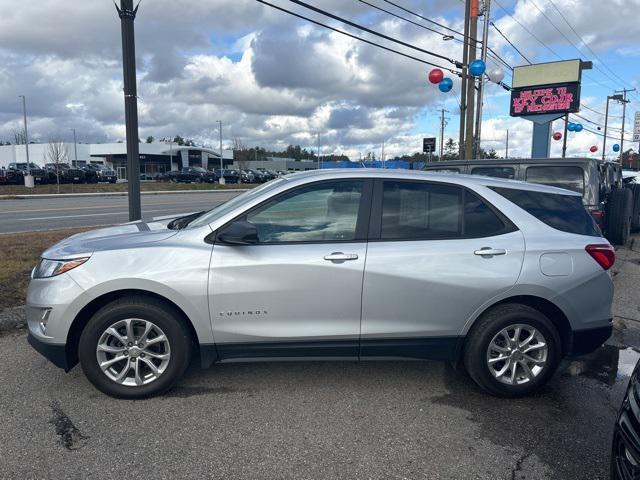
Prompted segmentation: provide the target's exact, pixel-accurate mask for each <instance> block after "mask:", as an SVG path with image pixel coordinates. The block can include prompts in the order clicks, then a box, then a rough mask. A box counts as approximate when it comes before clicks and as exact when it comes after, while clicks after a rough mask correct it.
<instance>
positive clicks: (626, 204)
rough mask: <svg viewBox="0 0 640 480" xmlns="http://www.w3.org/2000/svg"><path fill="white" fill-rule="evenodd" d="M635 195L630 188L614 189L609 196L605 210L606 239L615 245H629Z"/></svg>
mask: <svg viewBox="0 0 640 480" xmlns="http://www.w3.org/2000/svg"><path fill="white" fill-rule="evenodd" d="M632 202H633V194H632V193H631V190H630V189H628V188H614V189H613V190H611V193H610V194H609V198H608V199H607V205H606V208H605V212H606V220H607V228H606V235H605V236H606V237H607V240H609V241H610V242H611V243H613V244H614V245H624V244H626V243H627V240H628V238H629V234H630V232H631V215H632V212H633V204H632Z"/></svg>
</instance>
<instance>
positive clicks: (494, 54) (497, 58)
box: [358, 0, 513, 70]
mask: <svg viewBox="0 0 640 480" xmlns="http://www.w3.org/2000/svg"><path fill="white" fill-rule="evenodd" d="M358 1H359V2H360V3H364V4H365V5H368V6H370V7H372V8H374V9H376V10H379V11H381V12H384V13H386V14H388V15H391V16H392V17H395V18H398V19H400V20H404V21H405V22H408V23H410V24H412V25H415V26H416V27H419V28H422V29H424V30H427V31H429V32H433V33H437V34H438V35H442V36H443V37H444V36H446V34H445V33H443V32H441V31H438V30H436V29H434V28H431V27H427V26H426V25H422V24H421V23H418V22H414V21H413V20H411V19H409V18H407V17H403V16H402V15H398V14H397V13H394V12H392V11H390V10H387V9H385V8H382V7H379V6H377V5H374V4H372V3H370V2H368V1H366V0H358ZM394 5H395V4H394ZM399 8H402V10H404V11H406V12H409V13H411V14H412V15H415V16H416V17H420V18H422V19H426V17H423V16H422V15H419V14H418V13H415V12H412V11H411V10H409V9H406V8H404V7H399ZM450 30H451V31H452V32H454V33H456V34H458V35H461V36H462V35H463V34H462V33H461V32H457V31H455V30H453V29H450ZM450 38H451V39H452V40H454V41H456V42H459V43H462V44H463V45H464V43H465V42H464V40H460V39H459V38H456V37H454V36H453V35H451V36H450ZM470 43H471V42H470V41H469V42H467V45H469V44H470ZM476 43H478V42H477V41H476ZM488 50H489V52H491V56H492V58H493V60H494V61H496V62H498V63H501V64H502V65H504V66H505V67H507V68H508V69H509V70H513V67H512V66H511V65H509V63H508V62H507V61H506V60H505V59H503V58H502V57H501V56H500V55H499V54H498V53H497V52H496V51H495V50H493V49H492V48H490V47H488Z"/></svg>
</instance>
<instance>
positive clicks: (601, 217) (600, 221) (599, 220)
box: [591, 210, 604, 230]
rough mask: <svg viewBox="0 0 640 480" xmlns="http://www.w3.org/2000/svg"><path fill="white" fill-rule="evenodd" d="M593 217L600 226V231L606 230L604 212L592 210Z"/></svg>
mask: <svg viewBox="0 0 640 480" xmlns="http://www.w3.org/2000/svg"><path fill="white" fill-rule="evenodd" d="M591 216H592V217H593V219H594V220H595V222H596V223H597V224H598V227H599V228H600V230H604V211H602V210H591Z"/></svg>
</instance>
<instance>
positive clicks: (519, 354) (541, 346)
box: [487, 324, 549, 385]
mask: <svg viewBox="0 0 640 480" xmlns="http://www.w3.org/2000/svg"><path fill="white" fill-rule="evenodd" d="M548 353H549V352H548V346H547V341H546V339H545V338H544V335H542V333H541V332H540V331H539V330H537V329H536V328H534V327H532V326H531V325H526V324H514V325H510V326H508V327H506V328H503V329H502V330H500V331H499V332H498V333H497V334H496V335H495V336H494V337H493V339H492V340H491V342H490V343H489V347H488V348H487V366H488V368H489V371H490V372H491V374H492V375H493V376H494V377H495V378H496V379H497V380H498V381H500V382H502V383H505V384H507V385H522V384H525V383H529V382H531V381H532V380H533V379H535V378H536V377H537V376H538V375H540V373H541V372H542V371H543V370H544V368H545V366H546V364H547V357H548Z"/></svg>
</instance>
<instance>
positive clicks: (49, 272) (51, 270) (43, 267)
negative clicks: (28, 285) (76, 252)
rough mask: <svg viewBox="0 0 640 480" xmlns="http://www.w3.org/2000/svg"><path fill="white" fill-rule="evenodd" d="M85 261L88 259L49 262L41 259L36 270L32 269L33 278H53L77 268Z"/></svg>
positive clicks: (46, 259)
mask: <svg viewBox="0 0 640 480" xmlns="http://www.w3.org/2000/svg"><path fill="white" fill-rule="evenodd" d="M87 260H89V257H85V258H74V259H72V260H49V259H48V258H41V259H40V262H38V265H36V268H34V269H33V278H48V277H55V276H56V275H60V274H61V273H64V272H68V271H69V270H72V269H74V268H76V267H79V266H80V265H82V264H83V263H84V262H86V261H87Z"/></svg>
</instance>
